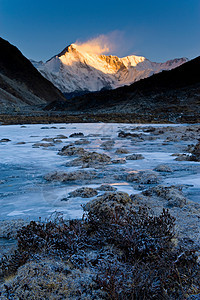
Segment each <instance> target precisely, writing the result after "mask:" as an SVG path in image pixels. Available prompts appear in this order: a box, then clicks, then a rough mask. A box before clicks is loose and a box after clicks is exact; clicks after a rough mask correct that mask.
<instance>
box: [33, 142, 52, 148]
mask: <svg viewBox="0 0 200 300" xmlns="http://www.w3.org/2000/svg"><path fill="white" fill-rule="evenodd" d="M53 146H55V145H54V144H53V143H35V144H33V145H32V147H33V148H39V147H45V148H47V147H53Z"/></svg>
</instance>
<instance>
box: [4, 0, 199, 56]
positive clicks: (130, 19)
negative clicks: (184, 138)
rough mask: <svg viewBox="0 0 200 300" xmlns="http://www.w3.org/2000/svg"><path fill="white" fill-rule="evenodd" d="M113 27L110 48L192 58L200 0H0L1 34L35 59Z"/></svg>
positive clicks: (123, 53) (196, 47)
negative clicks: (112, 38)
mask: <svg viewBox="0 0 200 300" xmlns="http://www.w3.org/2000/svg"><path fill="white" fill-rule="evenodd" d="M113 32H114V42H115V49H114V50H113V51H112V53H111V54H116V55H118V56H126V55H130V54H136V55H142V56H145V57H147V58H149V59H150V60H152V61H165V60H168V59H171V58H175V57H188V58H194V57H196V56H199V55H200V1H199V0H190V1H189V0H180V1H179V0H174V1H171V0H159V1H157V0H146V1H145V0H144V1H142V0H140V1H134V0H132V1H125V0H124V1H117V0H115V1H109V0H108V1H104V0H102V1H96V2H95V1H94V0H93V1H92V0H90V1H89V0H85V1H79V0H76V1H67V0H59V1H52V0H48V1H46V0H45V1H44V0H40V1H38V0H31V1H30V0H0V36H1V37H3V38H4V39H6V40H8V41H9V42H10V43H12V44H14V45H16V46H17V47H18V48H19V49H20V50H21V51H22V53H23V54H24V55H25V56H26V57H28V58H32V59H35V60H44V61H45V60H47V59H49V58H51V57H52V56H53V55H55V54H57V53H59V52H60V51H61V50H62V49H63V48H65V47H66V46H67V45H69V44H71V43H73V42H75V41H77V40H79V41H82V42H84V41H86V40H88V39H91V38H95V37H97V36H98V35H101V34H104V35H108V36H112V35H113Z"/></svg>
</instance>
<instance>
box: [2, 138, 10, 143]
mask: <svg viewBox="0 0 200 300" xmlns="http://www.w3.org/2000/svg"><path fill="white" fill-rule="evenodd" d="M7 142H11V140H9V139H1V140H0V143H7Z"/></svg>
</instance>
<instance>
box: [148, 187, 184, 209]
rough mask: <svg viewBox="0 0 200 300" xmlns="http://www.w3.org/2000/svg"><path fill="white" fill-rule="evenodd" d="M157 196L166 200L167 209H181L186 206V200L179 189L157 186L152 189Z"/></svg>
mask: <svg viewBox="0 0 200 300" xmlns="http://www.w3.org/2000/svg"><path fill="white" fill-rule="evenodd" d="M152 191H153V192H155V193H156V195H157V196H159V197H162V198H164V199H166V200H168V206H169V207H183V206H184V205H185V204H186V198H185V197H184V195H183V192H182V190H181V189H180V188H178V187H176V186H163V185H159V186H156V187H154V188H153V189H152Z"/></svg>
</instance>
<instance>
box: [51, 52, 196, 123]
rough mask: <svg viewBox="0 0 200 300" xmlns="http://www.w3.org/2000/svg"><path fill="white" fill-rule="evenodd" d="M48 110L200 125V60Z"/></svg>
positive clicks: (54, 105)
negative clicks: (198, 123)
mask: <svg viewBox="0 0 200 300" xmlns="http://www.w3.org/2000/svg"><path fill="white" fill-rule="evenodd" d="M47 109H50V110H66V111H71V112H74V113H80V112H84V113H87V114H88V113H89V114H92V113H94V114H104V115H109V114H110V115H112V119H113V118H114V115H115V114H116V115H118V116H122V115H126V116H127V118H128V115H130V116H131V117H130V118H131V119H134V120H136V121H137V120H138V121H145V122H152V121H156V122H162V121H164V122H169V121H170V122H192V123H193V122H200V57H197V58H196V59H193V60H191V61H189V62H187V63H185V64H183V65H181V66H180V67H178V68H176V69H173V70H170V71H163V72H161V73H159V74H155V75H153V76H151V77H149V78H146V79H143V80H140V81H138V82H136V83H134V84H132V85H130V86H125V87H121V88H118V89H115V90H109V91H101V92H96V93H90V94H87V95H84V96H82V97H76V98H74V99H73V101H71V104H70V105H69V104H67V103H63V102H60V103H51V104H50V105H48V106H47ZM119 119H120V118H119ZM127 120H128V119H127ZM129 121H131V120H129Z"/></svg>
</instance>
